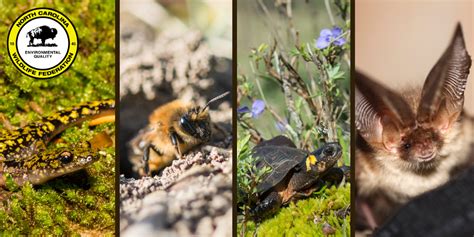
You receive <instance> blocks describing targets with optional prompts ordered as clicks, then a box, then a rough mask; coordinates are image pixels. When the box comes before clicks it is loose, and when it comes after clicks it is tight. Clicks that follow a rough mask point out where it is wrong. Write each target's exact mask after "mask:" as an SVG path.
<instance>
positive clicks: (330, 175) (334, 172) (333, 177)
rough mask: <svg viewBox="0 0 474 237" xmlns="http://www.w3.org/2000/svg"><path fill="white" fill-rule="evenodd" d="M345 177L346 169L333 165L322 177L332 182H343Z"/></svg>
mask: <svg viewBox="0 0 474 237" xmlns="http://www.w3.org/2000/svg"><path fill="white" fill-rule="evenodd" d="M343 178H344V170H343V169H341V168H337V167H333V168H331V169H329V170H328V171H327V173H326V174H324V176H323V177H321V179H322V180H324V181H326V182H328V183H330V184H339V183H341V182H342V179H343Z"/></svg>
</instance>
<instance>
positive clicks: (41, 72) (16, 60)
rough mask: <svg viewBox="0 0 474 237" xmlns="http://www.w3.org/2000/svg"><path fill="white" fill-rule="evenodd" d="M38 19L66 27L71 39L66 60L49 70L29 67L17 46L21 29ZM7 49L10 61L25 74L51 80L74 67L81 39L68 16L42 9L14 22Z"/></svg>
mask: <svg viewBox="0 0 474 237" xmlns="http://www.w3.org/2000/svg"><path fill="white" fill-rule="evenodd" d="M48 13H55V14H57V15H58V16H59V17H62V19H64V22H61V21H59V20H58V19H56V18H54V17H52V16H51V15H50V14H48ZM36 18H49V19H51V20H54V21H56V22H57V23H59V24H60V25H61V26H62V27H64V29H65V30H66V33H67V35H68V38H69V47H68V51H67V53H66V56H65V57H64V59H63V60H62V61H61V62H59V63H58V64H57V65H54V66H52V67H51V68H48V69H37V68H33V67H31V66H29V65H28V64H27V63H26V62H24V61H23V59H22V58H21V57H20V55H19V53H18V50H17V46H16V44H17V39H18V34H19V32H20V30H21V28H22V27H23V26H24V25H25V24H27V23H28V22H29V21H31V20H34V19H36ZM7 48H8V55H9V56H10V59H11V60H12V62H13V64H14V65H15V67H16V68H18V70H20V71H21V72H22V73H23V74H25V75H27V76H29V77H33V78H36V79H49V78H53V77H56V76H59V75H60V74H62V73H63V72H65V71H66V70H67V69H69V67H70V66H71V65H72V63H73V62H74V60H75V59H76V56H77V53H78V49H79V38H78V35H77V31H76V27H74V24H73V23H72V21H71V20H70V19H69V18H68V17H67V16H66V15H64V14H63V13H61V12H59V11H58V10H55V9H51V8H45V7H41V8H34V9H31V10H29V11H26V12H24V13H23V14H22V15H20V16H19V17H18V18H17V19H16V20H15V21H14V22H13V25H12V26H11V27H10V31H9V32H8V37H7Z"/></svg>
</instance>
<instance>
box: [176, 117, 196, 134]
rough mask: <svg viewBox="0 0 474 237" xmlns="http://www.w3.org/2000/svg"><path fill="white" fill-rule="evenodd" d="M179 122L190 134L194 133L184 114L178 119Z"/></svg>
mask: <svg viewBox="0 0 474 237" xmlns="http://www.w3.org/2000/svg"><path fill="white" fill-rule="evenodd" d="M179 124H180V125H181V127H182V128H183V129H184V130H185V131H186V132H187V133H188V134H190V135H194V134H196V130H195V129H194V127H193V125H192V124H191V123H190V122H189V120H188V118H187V117H186V116H183V117H181V119H180V120H179Z"/></svg>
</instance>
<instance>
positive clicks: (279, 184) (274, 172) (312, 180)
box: [251, 136, 344, 220]
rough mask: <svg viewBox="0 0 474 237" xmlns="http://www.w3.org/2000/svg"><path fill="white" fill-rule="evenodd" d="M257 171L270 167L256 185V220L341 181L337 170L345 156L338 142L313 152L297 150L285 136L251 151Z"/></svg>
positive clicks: (341, 173) (252, 211)
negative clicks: (339, 161) (331, 183)
mask: <svg viewBox="0 0 474 237" xmlns="http://www.w3.org/2000/svg"><path fill="white" fill-rule="evenodd" d="M252 152H253V157H255V159H256V167H257V169H263V168H264V167H270V168H271V171H270V172H269V173H267V174H266V175H264V177H263V179H262V180H261V182H260V183H259V184H258V186H257V192H258V200H257V202H256V204H255V206H254V208H253V209H252V210H251V215H252V216H254V218H255V219H256V220H259V219H260V220H261V219H263V218H265V217H266V216H268V215H270V214H272V213H275V212H276V211H277V210H278V209H279V208H280V206H282V205H285V204H288V203H289V202H291V201H295V200H298V199H300V198H302V197H308V196H310V195H311V194H312V193H313V192H314V191H316V190H317V189H319V188H320V187H321V186H322V184H323V183H324V182H323V181H331V182H340V181H341V180H342V178H343V176H344V172H343V171H342V170H341V169H339V168H335V167H334V165H335V164H336V162H337V160H338V159H339V158H340V157H341V155H342V149H341V146H340V145H339V143H334V142H333V143H326V144H324V145H322V146H321V147H320V148H319V149H317V150H316V151H314V152H311V153H309V152H306V151H304V150H301V149H297V148H296V146H295V145H294V143H293V142H292V141H291V140H290V139H288V138H287V137H284V136H277V137H274V138H272V139H270V140H267V141H263V142H261V143H259V144H258V145H257V146H255V147H254V148H253V150H252Z"/></svg>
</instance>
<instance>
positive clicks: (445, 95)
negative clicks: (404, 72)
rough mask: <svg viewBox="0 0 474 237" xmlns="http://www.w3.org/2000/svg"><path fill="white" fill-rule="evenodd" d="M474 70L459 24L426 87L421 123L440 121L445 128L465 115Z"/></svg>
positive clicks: (423, 96)
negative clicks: (467, 86)
mask: <svg viewBox="0 0 474 237" xmlns="http://www.w3.org/2000/svg"><path fill="white" fill-rule="evenodd" d="M470 67H471V57H470V56H469V54H468V52H467V51H466V45H465V43H464V36H463V33H462V28H461V25H460V24H459V23H458V25H457V27H456V31H455V32H454V36H453V38H452V40H451V43H450V45H449V46H448V48H447V49H446V51H445V52H444V53H443V55H442V56H441V58H440V59H439V60H438V62H437V63H436V64H435V65H434V66H433V68H432V69H431V71H430V73H429V74H428V77H427V79H426V81H425V84H424V85H423V91H422V94H421V100H420V104H419V106H418V113H417V120H418V121H419V122H432V121H438V122H439V123H441V124H440V125H441V126H443V125H444V126H448V127H449V126H450V124H451V123H452V122H454V121H455V120H456V119H457V117H458V115H459V114H460V113H461V111H462V107H463V103H464V90H465V89H466V83H467V76H468V75H469V69H470ZM446 123H447V124H446Z"/></svg>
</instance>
